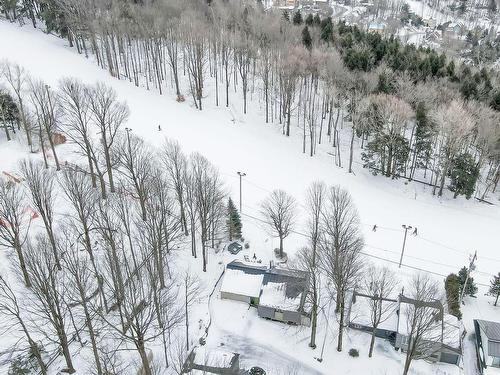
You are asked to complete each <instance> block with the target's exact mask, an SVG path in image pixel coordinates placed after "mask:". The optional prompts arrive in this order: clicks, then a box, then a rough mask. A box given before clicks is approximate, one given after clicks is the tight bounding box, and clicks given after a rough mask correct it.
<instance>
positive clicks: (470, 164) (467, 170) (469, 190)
mask: <svg viewBox="0 0 500 375" xmlns="http://www.w3.org/2000/svg"><path fill="white" fill-rule="evenodd" d="M448 174H449V177H450V178H451V184H450V190H451V191H453V192H455V195H454V198H456V197H457V196H459V195H465V197H466V198H467V199H470V197H471V196H472V194H474V188H475V186H476V182H477V179H478V178H479V167H478V166H477V163H476V160H475V159H474V157H473V156H472V155H471V154H470V153H468V152H464V153H462V154H460V155H458V156H457V157H455V158H454V159H453V160H452V165H451V168H450V170H449V172H448Z"/></svg>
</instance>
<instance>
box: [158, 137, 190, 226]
mask: <svg viewBox="0 0 500 375" xmlns="http://www.w3.org/2000/svg"><path fill="white" fill-rule="evenodd" d="M161 157H162V161H163V164H164V165H165V167H166V169H167V173H168V175H169V177H170V181H172V184H173V186H174V189H175V192H176V195H177V200H178V201H179V208H180V214H181V223H182V226H183V230H184V233H185V234H186V236H187V235H188V225H187V218H186V208H185V204H184V200H185V195H186V193H185V183H186V182H185V179H184V177H185V174H186V168H187V159H186V156H185V155H184V153H183V152H182V150H181V146H180V144H179V142H176V141H170V140H166V141H165V144H164V146H163V150H162V155H161Z"/></svg>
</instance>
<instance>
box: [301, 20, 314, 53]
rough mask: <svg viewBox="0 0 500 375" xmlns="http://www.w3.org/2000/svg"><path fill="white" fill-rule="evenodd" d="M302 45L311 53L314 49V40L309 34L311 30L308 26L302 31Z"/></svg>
mask: <svg viewBox="0 0 500 375" xmlns="http://www.w3.org/2000/svg"><path fill="white" fill-rule="evenodd" d="M302 44H303V45H304V47H306V48H307V49H308V50H309V51H311V49H312V38H311V34H310V33H309V28H308V27H307V26H305V27H304V29H303V30H302Z"/></svg>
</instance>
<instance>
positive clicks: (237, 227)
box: [227, 198, 242, 241]
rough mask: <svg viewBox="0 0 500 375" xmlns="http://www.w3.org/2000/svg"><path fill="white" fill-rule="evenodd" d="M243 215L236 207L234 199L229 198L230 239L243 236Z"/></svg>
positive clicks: (228, 224)
mask: <svg viewBox="0 0 500 375" xmlns="http://www.w3.org/2000/svg"><path fill="white" fill-rule="evenodd" d="M241 229H242V225H241V217H240V213H239V212H238V210H237V209H236V206H235V205H234V203H233V200H232V199H231V198H229V201H228V203H227V230H228V233H229V241H232V240H233V239H240V238H241Z"/></svg>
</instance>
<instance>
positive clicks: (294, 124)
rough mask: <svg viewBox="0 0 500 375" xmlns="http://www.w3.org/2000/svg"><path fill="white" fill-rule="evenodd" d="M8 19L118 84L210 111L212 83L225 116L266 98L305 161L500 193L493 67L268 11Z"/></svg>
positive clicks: (233, 6)
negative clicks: (321, 155)
mask: <svg viewBox="0 0 500 375" xmlns="http://www.w3.org/2000/svg"><path fill="white" fill-rule="evenodd" d="M2 11H3V13H4V15H5V17H7V18H8V19H9V20H11V21H12V22H14V21H17V22H20V23H25V22H26V23H28V22H29V23H32V25H33V26H34V27H44V28H46V30H47V32H53V33H56V34H58V35H60V36H61V37H64V38H67V40H68V41H69V44H70V45H71V46H74V47H75V48H76V49H77V51H78V52H79V53H81V54H84V55H85V56H90V55H93V56H94V57H95V59H96V61H97V63H98V64H99V65H100V66H101V67H102V68H103V69H107V70H108V71H109V73H110V74H111V75H112V76H114V77H116V78H118V79H124V80H129V81H130V82H133V83H134V84H135V85H137V86H139V85H144V86H146V87H147V89H156V90H158V91H159V93H160V94H164V93H165V91H166V90H168V89H169V88H172V89H173V90H174V91H175V93H176V95H177V100H178V101H184V100H185V99H186V98H185V96H186V97H189V98H190V100H191V101H192V103H193V104H194V106H195V107H196V108H197V109H199V110H202V109H203V107H204V100H207V99H206V98H207V92H206V91H207V88H206V86H207V84H206V83H207V82H208V81H209V80H210V82H211V83H213V86H214V88H215V89H214V90H215V92H214V93H212V92H210V99H211V100H214V101H215V104H216V105H220V106H230V103H232V101H233V100H234V98H236V97H237V96H238V99H240V96H241V97H242V106H243V108H242V110H243V112H244V113H246V112H247V106H248V105H249V101H253V102H255V100H256V98H257V99H258V102H259V104H260V105H261V108H262V114H263V117H264V118H265V121H266V122H268V123H274V124H279V125H281V126H282V131H283V134H284V135H285V136H290V134H291V133H292V132H297V134H298V135H300V136H301V137H302V152H304V153H307V154H309V155H311V156H313V155H314V154H315V153H316V149H317V145H319V144H326V143H330V144H331V146H333V151H332V154H333V155H335V164H336V165H337V166H341V167H344V166H345V167H346V168H347V169H348V171H349V172H351V171H352V170H353V159H354V155H355V152H358V149H360V151H359V152H360V153H361V159H362V161H363V166H364V167H366V168H370V170H371V171H372V172H373V173H374V174H377V173H380V174H383V175H385V176H387V177H392V178H406V179H409V180H413V179H414V180H418V181H423V182H425V183H427V184H430V185H431V186H434V189H433V193H434V194H437V195H439V196H440V195H442V194H443V190H444V189H445V188H449V189H450V190H452V191H453V192H454V196H455V197H456V196H458V195H465V196H466V197H467V198H470V197H471V196H476V197H478V198H480V199H484V198H485V197H487V196H488V195H489V194H491V193H495V192H496V190H497V187H498V182H499V179H500V120H499V118H500V117H499V116H500V112H499V111H500V85H499V81H500V80H499V74H498V72H497V71H494V70H493V69H489V68H488V67H472V66H468V65H466V64H461V63H459V62H458V61H455V60H452V59H449V58H447V56H446V55H445V54H444V53H441V54H439V53H437V52H436V51H434V50H432V49H428V48H417V47H415V46H414V45H405V44H403V43H402V42H401V41H400V40H399V39H397V38H396V37H389V38H384V37H382V36H381V35H379V34H377V33H369V32H366V31H363V30H360V29H359V28H358V27H356V26H350V25H347V24H346V23H345V22H342V21H341V22H338V23H334V22H333V21H332V19H331V18H321V17H320V16H318V15H314V16H313V15H312V14H307V15H306V14H304V15H303V14H301V13H300V12H299V11H297V12H290V13H289V12H287V11H285V12H284V13H282V12H278V11H264V9H263V7H262V4H261V2H259V1H257V2H253V1H251V2H246V3H245V2H238V3H235V2H230V1H223V0H219V1H210V2H208V3H207V2H206V1H200V0H189V1H177V0H163V1H96V0H83V1H81V0H29V1H27V0H26V1H3V2H2ZM42 25H43V26H42ZM212 94H213V95H212ZM233 96H234V98H233ZM8 102H9V103H10V102H14V101H8ZM238 103H239V100H238ZM5 121H7V122H9V121H10V120H9V118H8V117H6V119H5ZM6 128H7V127H6ZM343 145H345V146H346V147H345V148H346V150H344V152H342V151H343V150H342V147H343ZM358 145H359V146H360V147H358ZM344 154H346V155H344Z"/></svg>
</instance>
